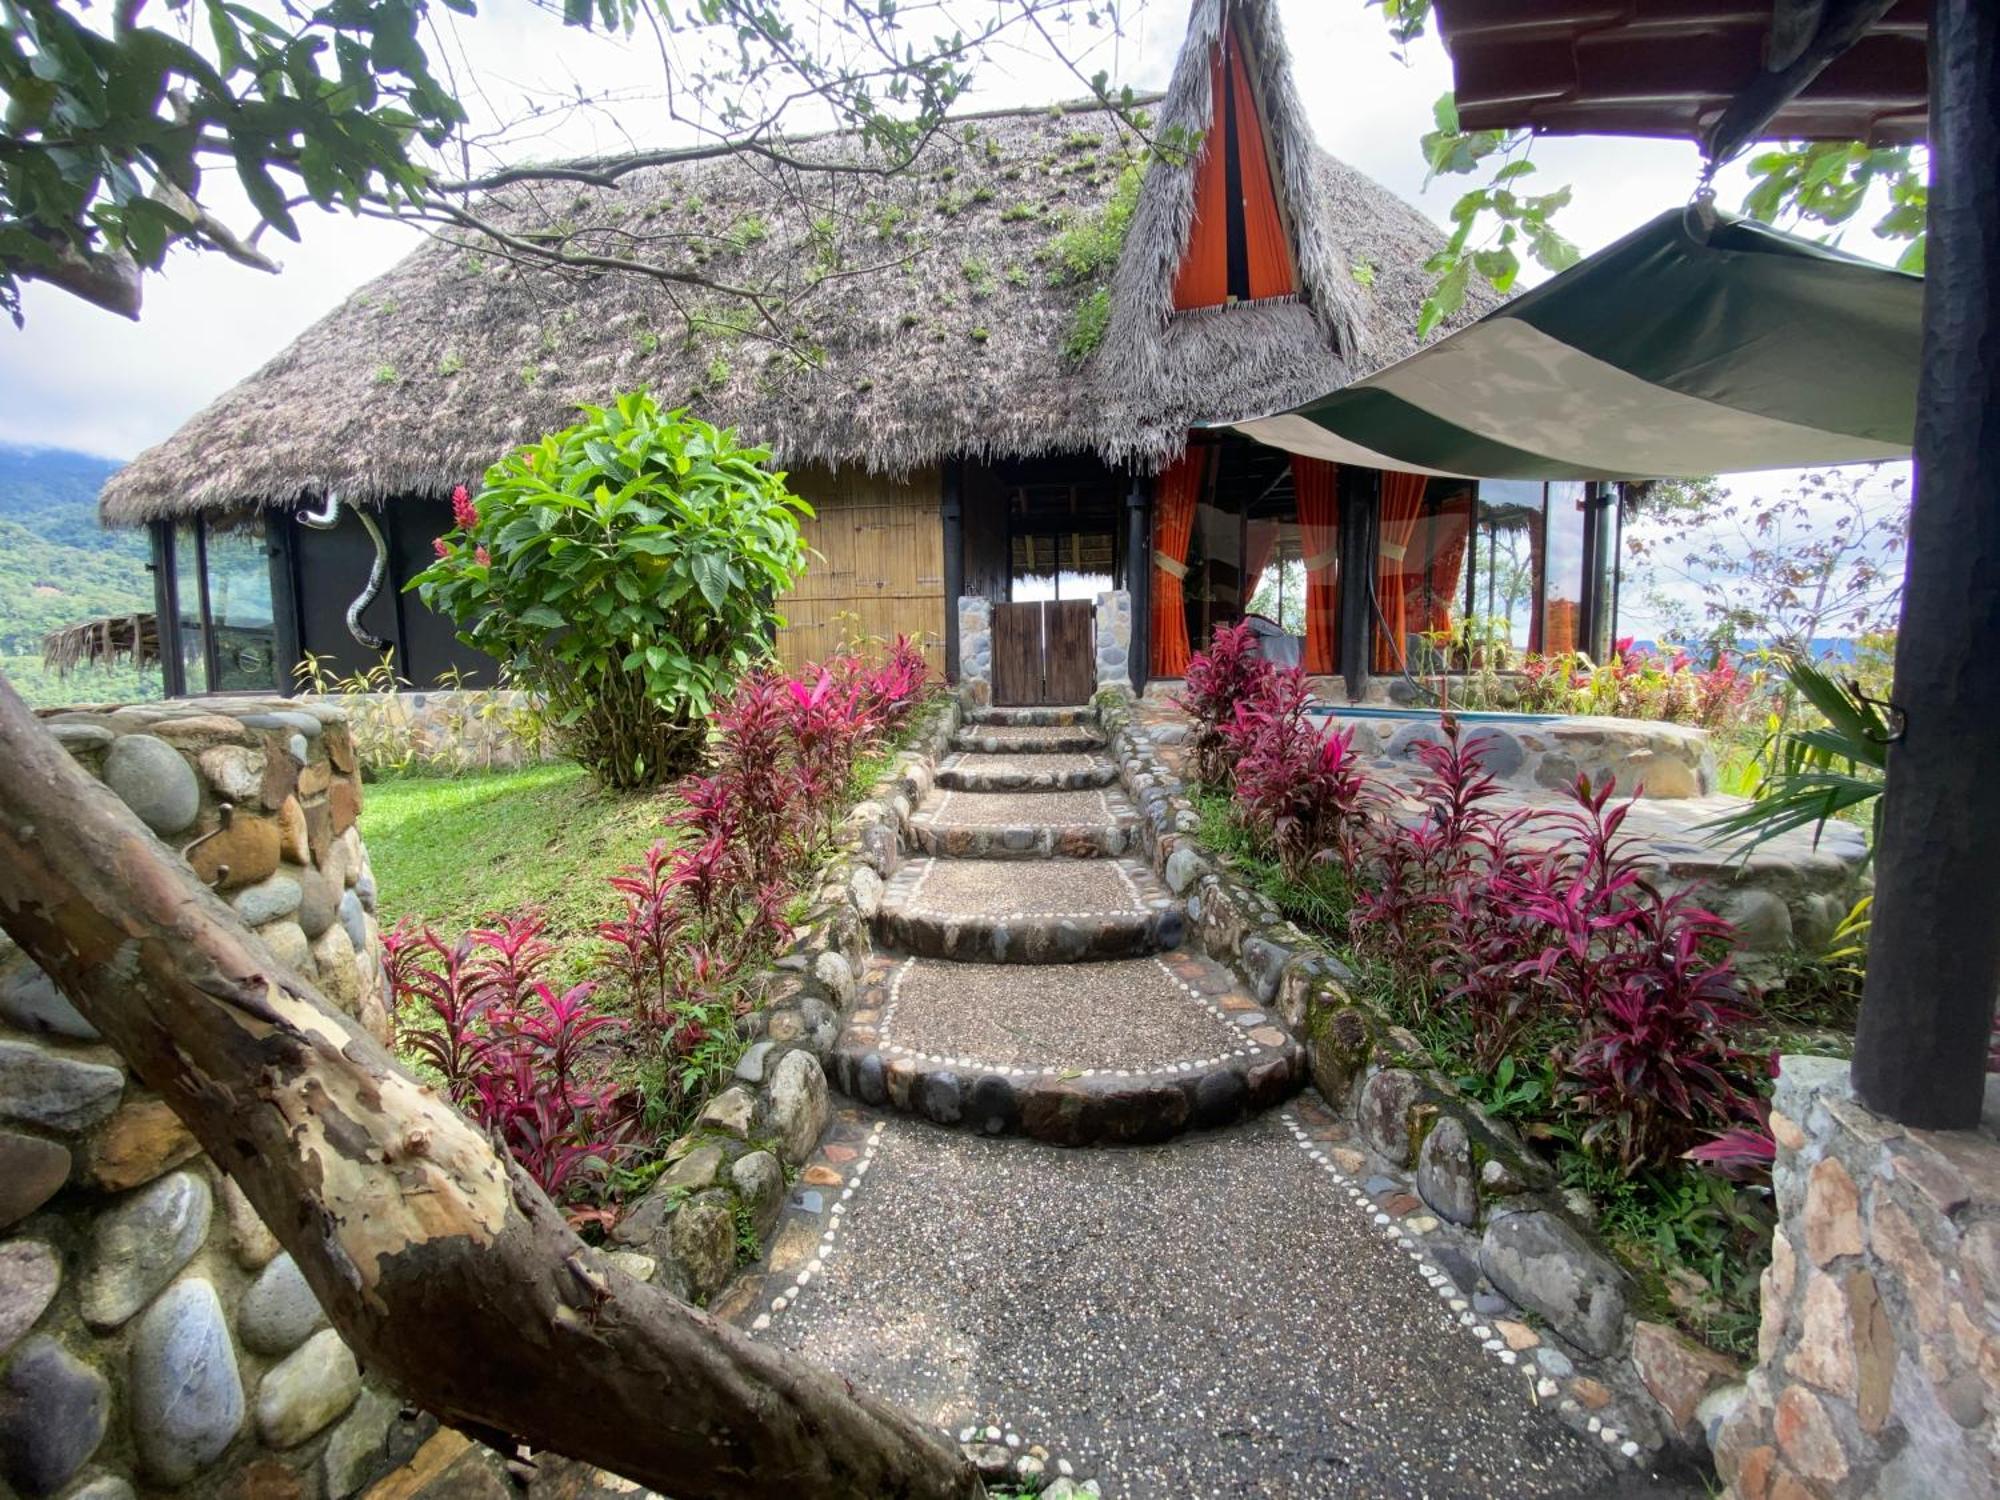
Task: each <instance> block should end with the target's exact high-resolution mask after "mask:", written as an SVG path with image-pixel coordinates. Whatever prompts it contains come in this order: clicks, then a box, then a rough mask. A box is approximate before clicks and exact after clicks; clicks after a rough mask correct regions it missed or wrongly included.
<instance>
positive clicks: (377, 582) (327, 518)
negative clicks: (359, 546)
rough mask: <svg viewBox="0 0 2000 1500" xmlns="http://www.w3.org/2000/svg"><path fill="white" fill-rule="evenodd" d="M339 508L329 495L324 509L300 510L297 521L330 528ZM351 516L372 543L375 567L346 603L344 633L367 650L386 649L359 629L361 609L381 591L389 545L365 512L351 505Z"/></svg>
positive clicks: (379, 639)
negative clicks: (352, 597) (347, 603)
mask: <svg viewBox="0 0 2000 1500" xmlns="http://www.w3.org/2000/svg"><path fill="white" fill-rule="evenodd" d="M340 507H341V501H340V496H338V495H333V494H329V495H328V496H327V497H326V508H325V509H324V510H319V511H310V510H302V511H300V512H299V515H298V521H299V524H300V525H301V526H310V527H311V528H312V529H313V530H314V531H331V530H333V528H334V527H336V526H338V525H339V524H340ZM354 519H355V520H357V521H359V522H360V523H361V529H362V530H363V531H365V532H367V533H368V540H369V541H371V542H373V543H374V544H375V566H374V567H372V568H370V569H369V570H368V583H367V585H366V586H365V587H364V588H363V589H362V590H361V592H360V593H358V594H356V595H355V596H354V602H353V603H352V604H350V605H348V606H347V633H348V634H349V635H351V636H353V637H354V638H355V639H356V640H357V641H359V642H361V644H362V645H364V646H366V647H367V648H368V649H369V650H370V651H386V650H388V649H389V643H388V642H387V641H385V640H383V639H382V637H381V636H379V635H374V634H371V633H370V632H369V631H367V630H365V629H363V628H362V625H361V611H362V610H364V609H366V608H367V607H368V606H369V605H371V604H373V603H374V602H375V596H376V595H377V594H379V593H381V592H382V580H383V579H384V578H386V577H388V575H389V544H388V543H387V542H385V541H383V540H382V528H381V527H380V526H377V525H376V524H375V518H374V517H373V516H371V515H369V514H368V512H367V511H365V510H363V509H361V508H360V507H359V506H355V507H354Z"/></svg>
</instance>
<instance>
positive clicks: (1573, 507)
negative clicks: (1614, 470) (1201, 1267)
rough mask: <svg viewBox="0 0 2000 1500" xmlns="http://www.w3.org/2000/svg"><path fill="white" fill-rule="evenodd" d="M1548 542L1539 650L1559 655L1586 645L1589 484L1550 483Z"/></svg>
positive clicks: (1572, 481) (1575, 482) (1572, 482)
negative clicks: (1585, 548)
mask: <svg viewBox="0 0 2000 1500" xmlns="http://www.w3.org/2000/svg"><path fill="white" fill-rule="evenodd" d="M1548 491H1549V499H1548V544H1547V549H1546V552H1545V554H1544V557H1543V562H1542V630H1541V642H1540V646H1539V649H1540V650H1541V651H1542V652H1543V653H1544V654H1546V655H1550V656H1556V655H1560V654H1562V653H1565V652H1570V651H1577V650H1581V649H1582V647H1583V644H1584V642H1583V531H1584V526H1585V523H1586V522H1587V520H1588V518H1589V517H1588V512H1587V508H1586V506H1585V504H1584V496H1585V494H1586V488H1585V486H1584V485H1583V484H1582V483H1580V482H1578V481H1575V480H1563V481H1558V482H1556V483H1553V484H1551V485H1549V487H1548Z"/></svg>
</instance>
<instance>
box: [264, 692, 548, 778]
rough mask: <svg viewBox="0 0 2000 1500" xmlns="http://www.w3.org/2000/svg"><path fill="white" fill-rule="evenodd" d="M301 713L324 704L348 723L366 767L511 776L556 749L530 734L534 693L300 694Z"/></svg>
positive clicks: (546, 740) (297, 698)
mask: <svg viewBox="0 0 2000 1500" xmlns="http://www.w3.org/2000/svg"><path fill="white" fill-rule="evenodd" d="M290 701H291V702H293V703H294V704H296V705H298V706H299V707H301V708H304V709H307V710H309V711H310V710H312V709H314V708H316V707H322V706H323V707H330V708H335V709H338V710H340V711H341V712H342V713H343V714H345V715H346V716H347V718H348V721H349V730H350V732H351V733H352V735H353V737H354V740H355V744H356V747H357V749H358V750H359V752H360V756H361V760H362V762H363V764H364V765H366V766H368V767H370V768H371V769H377V770H381V769H389V768H393V767H402V766H405V765H413V766H417V767H421V768H423V769H426V770H432V771H445V772H450V773H452V774H463V773H465V772H469V771H512V770H517V769H519V768H520V767H522V766H525V765H531V764H535V763H537V762H540V761H546V760H554V759H556V758H557V752H556V749H555V746H554V744H553V742H552V741H551V740H550V738H549V737H548V736H546V735H543V734H540V733H536V732H534V730H533V724H534V715H535V713H536V711H537V708H538V702H537V700H536V698H535V696H534V695H533V694H532V693H523V692H518V691H514V690H512V689H496V688H462V689H452V688H432V689H428V690H425V689H410V690H405V691H402V692H395V693H339V694H312V693H302V694H300V695H299V696H298V697H296V698H294V699H292V700H290Z"/></svg>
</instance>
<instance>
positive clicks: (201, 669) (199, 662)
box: [173, 521, 209, 693]
mask: <svg viewBox="0 0 2000 1500" xmlns="http://www.w3.org/2000/svg"><path fill="white" fill-rule="evenodd" d="M173 549H174V619H175V622H176V624H177V625H178V626H179V627H180V632H179V633H180V641H181V683H182V688H181V690H182V691H183V692H187V693H205V692H207V691H208V690H209V687H208V637H207V635H206V633H205V632H204V631H203V630H202V625H201V535H200V532H199V529H198V528H197V526H196V524H195V523H194V522H193V521H182V522H180V523H179V524H178V525H176V526H175V527H174V533H173Z"/></svg>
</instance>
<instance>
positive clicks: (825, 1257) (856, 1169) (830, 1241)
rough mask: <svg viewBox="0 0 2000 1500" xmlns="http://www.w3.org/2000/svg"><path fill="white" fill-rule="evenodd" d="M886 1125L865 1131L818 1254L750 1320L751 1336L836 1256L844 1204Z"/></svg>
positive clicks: (880, 1122) (871, 1158)
mask: <svg viewBox="0 0 2000 1500" xmlns="http://www.w3.org/2000/svg"><path fill="white" fill-rule="evenodd" d="M886 1123H887V1122H886V1121H883V1120H877V1121H876V1122H875V1128H874V1129H873V1130H871V1131H869V1132H868V1139H867V1141H866V1143H865V1144H863V1146H862V1147H861V1155H860V1156H858V1157H857V1158H855V1161H854V1165H853V1166H851V1167H850V1168H848V1171H847V1181H846V1182H845V1183H843V1184H842V1185H841V1189H840V1196H839V1197H838V1198H836V1199H834V1200H833V1207H832V1208H831V1209H829V1210H828V1211H827V1216H826V1222H825V1224H824V1226H823V1227H822V1228H821V1230H820V1236H819V1250H818V1252H817V1253H816V1254H815V1255H814V1256H813V1258H812V1259H811V1260H809V1261H807V1262H806V1263H805V1264H804V1265H803V1266H801V1267H799V1271H798V1274H797V1275H796V1276H794V1277H793V1278H792V1284H791V1285H790V1286H788V1287H787V1288H785V1290H784V1291H782V1292H780V1293H778V1294H777V1295H776V1296H775V1297H773V1298H772V1299H771V1304H770V1306H769V1307H767V1308H765V1310H764V1311H762V1312H760V1313H758V1314H757V1316H756V1317H755V1318H753V1319H752V1320H751V1322H750V1331H751V1332H752V1333H753V1334H756V1333H762V1332H763V1331H764V1330H765V1329H767V1328H769V1327H770V1326H771V1324H772V1323H773V1321H775V1320H776V1319H777V1318H779V1317H780V1316H782V1315H783V1314H784V1311H785V1309H786V1308H788V1307H791V1306H792V1305H793V1304H795V1303H796V1302H797V1301H798V1300H799V1298H800V1297H801V1296H803V1295H804V1294H805V1289H806V1288H807V1287H808V1286H810V1285H812V1280H813V1278H814V1277H815V1276H817V1275H819V1273H820V1272H821V1271H823V1270H825V1269H826V1263H827V1262H828V1261H830V1260H832V1259H833V1258H834V1256H836V1255H838V1254H839V1253H840V1230H841V1226H842V1223H843V1222H844V1220H845V1218H846V1215H847V1205H848V1204H849V1203H851V1202H852V1201H853V1200H854V1194H855V1192H856V1191H857V1190H858V1189H859V1188H860V1186H861V1179H862V1178H864V1177H866V1176H867V1175H868V1169H869V1168H870V1167H871V1166H873V1165H874V1164H875V1153H876V1151H877V1150H878V1149H879V1148H880V1147H881V1144H882V1130H883V1127H884V1125H885V1124H886Z"/></svg>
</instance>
